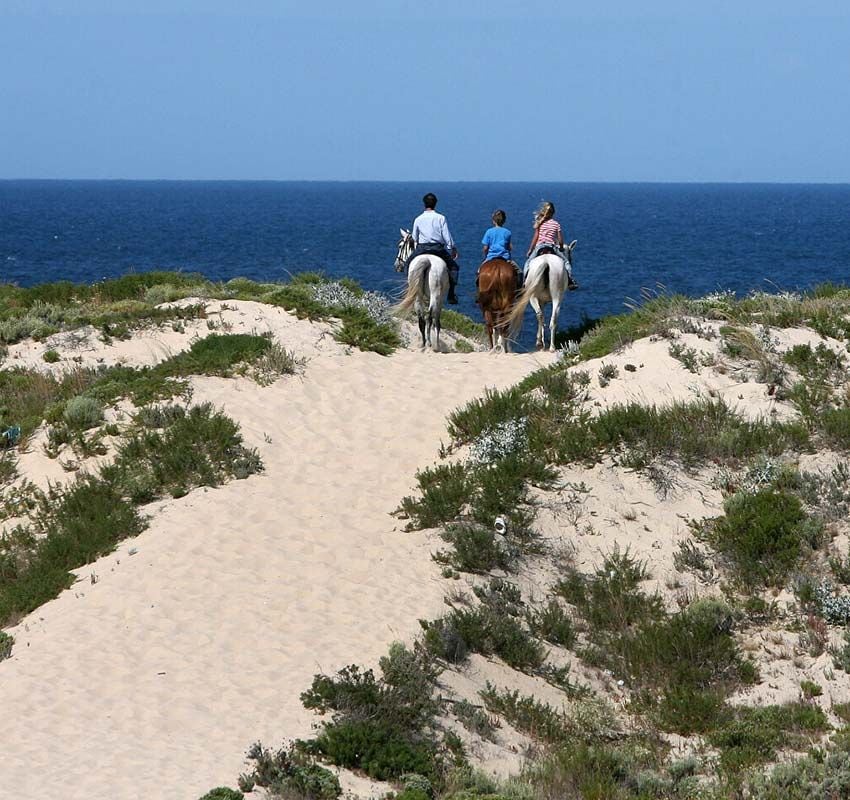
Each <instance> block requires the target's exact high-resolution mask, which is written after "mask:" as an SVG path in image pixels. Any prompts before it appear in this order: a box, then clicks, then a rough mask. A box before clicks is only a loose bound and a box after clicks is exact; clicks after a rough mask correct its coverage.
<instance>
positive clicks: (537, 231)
mask: <svg viewBox="0 0 850 800" xmlns="http://www.w3.org/2000/svg"><path fill="white" fill-rule="evenodd" d="M539 233H540V231H539V230H538V229H537V228H535V229H534V236H533V237H532V239H531V244H530V245H528V252H527V253H526V254H525V257H526V258H528V257H529V256H530V255H531V253H532V251H533V250H534V245H536V244H537V236H538V234H539Z"/></svg>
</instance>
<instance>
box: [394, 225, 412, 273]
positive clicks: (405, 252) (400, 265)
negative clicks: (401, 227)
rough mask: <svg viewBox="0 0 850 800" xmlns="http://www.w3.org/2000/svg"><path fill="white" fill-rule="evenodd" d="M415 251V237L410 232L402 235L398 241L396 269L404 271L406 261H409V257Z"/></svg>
mask: <svg viewBox="0 0 850 800" xmlns="http://www.w3.org/2000/svg"><path fill="white" fill-rule="evenodd" d="M412 252H413V237H412V236H411V235H410V234H409V233H408V234H406V235H405V236H402V238H401V241H399V243H398V253H397V254H396V257H395V271H396V272H403V271H404V262H405V261H407V257H408V256H409V255H410V254H411V253H412Z"/></svg>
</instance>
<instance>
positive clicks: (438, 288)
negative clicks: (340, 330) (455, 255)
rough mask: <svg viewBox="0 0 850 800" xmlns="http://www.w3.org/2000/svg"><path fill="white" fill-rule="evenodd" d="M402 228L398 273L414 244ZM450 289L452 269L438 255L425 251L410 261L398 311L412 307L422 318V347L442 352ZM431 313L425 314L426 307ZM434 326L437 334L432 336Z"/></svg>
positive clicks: (399, 312) (419, 318) (397, 261)
mask: <svg viewBox="0 0 850 800" xmlns="http://www.w3.org/2000/svg"><path fill="white" fill-rule="evenodd" d="M400 230H401V241H400V242H399V243H398V255H397V256H396V260H395V268H396V272H401V271H402V270H403V269H404V262H405V261H406V260H407V257H408V256H409V255H410V254H411V253H412V252H413V248H414V247H415V244H414V242H413V237H412V236H411V235H410V232H409V231H406V230H404V229H400ZM448 291H449V268H448V265H447V264H446V262H445V261H443V259H442V258H440V257H439V256H432V255H428V254H423V255H420V256H416V258H414V259H413V261H411V262H410V268H409V269H408V271H407V291H406V292H405V294H404V297H403V298H402V300H401V302H400V303H399V304H398V305H397V306H396V313H398V314H402V313H404V312H406V311H409V310H410V308H411V306H412V307H413V308H414V309H415V311H416V317H417V319H418V320H419V333H420V334H421V335H422V349H423V350H424V349H425V348H426V347H432V348H433V350H434V352H439V351H440V314H441V313H442V311H443V303H444V302H445V300H446V295H447V294H448ZM426 308H427V309H428V313H427V314H426V313H425V309H426ZM432 329H435V331H436V332H435V335H434V336H433V338H432V336H431V331H432Z"/></svg>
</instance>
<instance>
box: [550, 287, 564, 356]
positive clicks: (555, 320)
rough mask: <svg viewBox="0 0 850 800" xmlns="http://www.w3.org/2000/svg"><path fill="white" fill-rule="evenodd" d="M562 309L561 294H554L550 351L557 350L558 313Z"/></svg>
mask: <svg viewBox="0 0 850 800" xmlns="http://www.w3.org/2000/svg"><path fill="white" fill-rule="evenodd" d="M560 310H561V296H560V295H559V294H557V293H555V294H553V295H552V318H551V319H550V320H549V352H550V353H554V352H555V332H556V331H557V330H558V313H559V312H560Z"/></svg>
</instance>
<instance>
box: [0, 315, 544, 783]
mask: <svg viewBox="0 0 850 800" xmlns="http://www.w3.org/2000/svg"><path fill="white" fill-rule="evenodd" d="M275 313H276V314H277V312H275ZM284 316H285V319H284V318H283V317H282V318H281V320H282V323H284V322H285V325H283V324H282V326H281V330H280V331H279V332H278V333H279V336H280V338H281V341H282V343H283V344H284V346H290V345H289V344H288V341H287V338H286V336H285V332H286V329H290V328H295V327H297V328H298V329H299V332H300V334H305V335H306V337H307V338H306V339H305V341H306V340H307V339H310V338H311V337H312V341H315V340H316V332H317V328H316V326H309V323H297V325H295V326H293V325H292V324H291V322H292V320H291V318H290V317H289V316H288V315H284ZM303 326H309V330H308V329H307V328H303ZM276 332H277V331H276ZM305 332H306V333H305ZM172 338H173V337H172ZM327 341H331V340H330V339H328V340H327ZM174 346H175V345H174V343H172V342H170V341H169V342H168V346H167V347H163V348H159V347H156V348H152V347H150V343H148V345H146V347H147V349H148V350H149V351H150V352H158V351H160V350H162V351H165V350H171V349H173V347H174ZM21 349H23V348H21ZM293 349H295V350H296V352H297V351H298V347H297V346H294V347H293ZM21 355H22V356H23V355H24V354H23V353H21ZM310 355H311V356H312V358H311V360H310V362H309V364H308V366H307V369H306V372H305V375H304V376H303V377H296V378H286V379H283V380H281V381H278V382H277V383H276V384H275V385H274V386H272V387H268V388H261V387H258V386H256V385H255V384H253V383H251V382H249V381H247V380H243V379H239V380H219V379H199V380H196V382H195V396H194V401H195V402H200V401H203V400H211V401H212V402H214V403H215V404H216V405H217V406H220V407H224V408H225V409H226V411H227V412H228V413H229V414H230V415H232V416H233V417H234V418H235V419H237V420H238V421H239V422H240V424H241V425H242V430H243V432H244V435H245V439H246V442H247V443H248V444H249V445H250V446H255V447H257V448H258V449H259V450H260V453H261V455H262V457H263V460H264V462H265V465H266V471H265V473H264V474H262V475H260V476H255V477H252V478H250V479H249V480H247V481H237V482H233V483H231V484H229V485H226V486H224V487H221V488H218V489H214V490H209V491H205V490H197V491H195V492H193V493H191V494H190V495H189V496H187V497H185V498H182V499H180V500H175V501H168V502H164V503H158V504H154V505H153V506H150V507H148V509H147V511H148V513H149V514H150V516H151V517H152V523H151V527H150V528H149V529H148V530H147V531H146V532H145V533H143V534H142V535H141V536H140V537H138V538H137V539H135V540H130V541H127V542H124V543H123V544H122V545H121V546H120V547H119V549H118V550H117V551H116V552H115V553H113V554H111V555H109V556H107V557H105V558H102V559H100V560H99V561H97V562H96V563H94V564H91V565H89V566H88V567H85V568H83V569H81V570H79V571H78V574H79V576H80V580H79V581H78V582H77V583H76V584H75V586H74V587H73V588H72V589H70V590H69V591H67V592H65V593H63V594H62V595H61V596H60V597H59V598H57V599H56V600H55V601H53V602H51V603H48V604H47V605H45V606H43V607H41V608H40V609H38V610H37V611H36V612H35V613H33V614H31V615H30V616H29V617H28V618H26V619H25V620H24V621H23V622H22V623H21V624H20V625H19V626H18V627H17V628H15V629H13V630H11V633H12V634H13V635H14V636H15V638H16V645H15V649H14V654H13V657H12V658H11V659H10V660H8V661H6V662H4V663H3V664H2V665H0V709H2V717H3V737H2V757H0V797H11V796H14V797H18V798H27V799H28V800H36V798H37V799H38V800H42V798H46V797H54V798H62V799H63V800H76V799H77V798H79V800H98V799H99V798H104V799H105V798H108V799H109V800H125V799H126V800H136V798H142V797H144V798H176V799H177V800H180V799H181V798H185V800H195V799H196V798H197V797H198V796H200V795H201V794H202V793H203V792H204V791H206V790H207V789H209V788H210V787H213V786H216V785H220V784H229V785H234V784H235V780H236V776H237V775H238V773H239V771H240V770H241V768H242V766H243V761H242V754H243V753H244V751H245V749H246V748H247V746H248V745H249V744H250V743H251V742H252V741H254V740H256V739H261V740H263V741H264V742H265V743H267V744H278V743H280V742H281V740H282V739H283V737H293V736H299V735H305V734H307V733H309V731H310V726H311V724H312V722H313V721H314V720H313V718H312V717H311V715H310V714H309V713H308V712H307V711H305V710H304V709H303V708H302V706H301V704H300V702H299V693H300V692H301V691H302V690H304V689H305V688H307V686H308V685H309V683H310V680H311V678H312V675H313V674H314V673H315V672H317V671H319V670H325V671H333V670H336V669H338V668H339V667H341V666H343V665H344V664H347V663H351V662H354V661H356V662H359V663H364V662H365V663H374V662H375V661H376V660H377V658H378V657H379V656H380V655H382V654H383V653H384V652H385V651H386V646H387V644H388V643H389V642H390V641H391V640H393V639H394V638H401V639H409V638H410V637H411V636H412V635H413V634H414V633H415V632H416V628H417V626H416V620H417V618H419V617H428V616H433V615H436V614H438V613H439V612H440V611H441V609H442V608H443V607H444V606H443V604H442V597H443V593H444V586H443V585H441V582H440V581H439V575H438V568H437V567H436V565H435V564H434V563H433V562H432V561H431V559H430V557H429V554H430V551H431V550H432V549H433V547H434V543H433V542H430V543H429V542H428V541H427V540H426V537H424V536H422V535H421V534H419V535H414V534H405V533H403V532H401V530H400V529H401V527H402V524H403V523H400V522H399V521H398V520H396V519H395V518H393V517H392V516H390V514H389V512H391V511H392V510H393V509H394V508H395V507H396V506H397V505H398V502H399V500H400V499H401V498H402V497H403V496H404V495H405V494H408V493H410V491H411V489H412V487H413V476H414V473H415V471H416V469H417V468H420V467H423V466H425V465H427V464H429V463H431V462H432V461H433V460H434V457H435V455H436V452H437V449H438V446H439V443H440V440H441V439H445V438H446V434H445V423H446V415H447V414H448V412H449V411H450V410H451V409H452V408H453V407H455V406H457V405H458V404H461V403H464V402H466V401H468V400H470V399H472V398H473V397H476V396H478V395H480V394H481V393H482V392H483V390H484V388H485V387H487V386H507V385H509V384H511V383H514V382H516V381H517V380H518V379H520V378H521V377H522V376H524V375H525V374H527V373H529V372H530V371H532V370H533V369H535V368H537V367H538V366H540V365H542V364H546V363H551V356H548V355H542V356H536V355H521V356H509V357H505V356H490V355H487V354H484V353H473V354H469V355H460V354H451V355H432V354H420V353H412V352H401V353H399V354H397V355H395V356H393V357H391V358H382V357H380V356H377V355H374V354H367V353H353V354H346V353H344V352H343V350H342V348H340V347H338V346H336V345H335V344H334V345H333V346H328V347H315V348H314V349H313V350H312V352H310ZM24 360H26V358H24Z"/></svg>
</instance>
